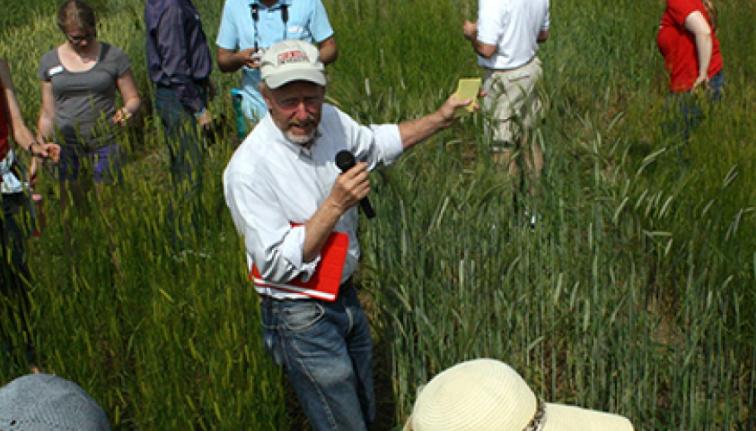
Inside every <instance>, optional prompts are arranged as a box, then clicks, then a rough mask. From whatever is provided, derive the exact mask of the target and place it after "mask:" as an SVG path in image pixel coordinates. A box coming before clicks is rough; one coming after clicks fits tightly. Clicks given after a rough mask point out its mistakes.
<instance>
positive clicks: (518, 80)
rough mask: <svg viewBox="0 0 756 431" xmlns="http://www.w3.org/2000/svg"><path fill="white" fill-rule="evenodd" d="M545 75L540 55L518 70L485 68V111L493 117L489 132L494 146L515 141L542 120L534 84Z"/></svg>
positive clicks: (489, 123)
mask: <svg viewBox="0 0 756 431" xmlns="http://www.w3.org/2000/svg"><path fill="white" fill-rule="evenodd" d="M542 75H543V70H542V69H541V60H539V59H538V57H534V58H533V60H531V61H530V62H529V63H527V64H525V65H523V66H521V67H518V68H517V69H512V70H487V71H486V73H485V81H484V82H483V90H484V91H485V92H486V97H485V98H484V99H483V110H484V113H485V114H486V117H487V118H488V119H489V120H490V121H487V122H486V124H487V127H486V131H487V133H488V136H490V137H491V139H492V143H493V145H494V146H495V147H496V146H502V145H511V144H514V143H516V140H518V139H519V137H520V136H522V134H523V132H525V131H527V130H529V129H531V128H533V126H535V124H536V122H537V121H538V120H539V119H540V117H541V110H542V104H541V100H540V99H539V97H538V94H537V92H536V91H535V86H536V83H537V82H538V81H539V80H540V79H541V76H542Z"/></svg>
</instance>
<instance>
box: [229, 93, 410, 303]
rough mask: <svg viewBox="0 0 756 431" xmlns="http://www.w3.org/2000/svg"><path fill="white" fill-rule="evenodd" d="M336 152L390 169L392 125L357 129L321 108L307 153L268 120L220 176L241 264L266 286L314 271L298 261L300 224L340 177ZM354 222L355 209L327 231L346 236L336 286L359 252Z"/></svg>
mask: <svg viewBox="0 0 756 431" xmlns="http://www.w3.org/2000/svg"><path fill="white" fill-rule="evenodd" d="M341 150H349V151H351V152H352V153H353V154H354V155H355V158H356V159H357V160H362V161H365V162H367V163H368V165H369V169H371V170H372V169H374V168H375V167H376V166H378V165H379V164H390V163H391V162H393V161H394V160H395V159H396V158H397V157H398V156H399V155H400V154H401V153H402V142H401V137H400V135H399V127H398V126H397V125H377V126H375V125H374V126H370V127H366V126H362V125H360V124H357V123H356V122H355V121H354V120H353V119H352V118H351V117H349V116H348V115H346V114H345V113H343V112H341V111H340V110H338V109H337V108H335V107H333V106H331V105H328V104H323V111H322V117H321V121H320V124H319V126H318V131H317V137H316V138H315V140H314V141H313V142H312V144H311V145H310V146H309V148H305V147H304V146H302V145H299V144H295V143H292V142H290V141H289V140H288V139H287V138H286V136H285V135H284V133H283V132H282V131H281V130H280V129H279V128H278V127H277V126H276V124H275V123H274V122H273V119H272V118H271V116H270V115H268V116H266V117H265V118H263V119H262V120H261V121H260V123H259V124H258V125H257V127H255V129H254V130H253V131H252V133H250V134H249V136H247V138H246V139H245V140H244V142H242V144H241V145H240V146H239V148H238V149H237V150H236V152H234V155H233V156H232V157H231V160H230V161H229V163H228V166H227V167H226V170H225V171H224V173H223V193H224V196H225V199H226V204H227V205H228V208H229V209H230V211H231V216H232V218H233V220H234V224H235V225H236V229H237V230H238V231H239V233H241V234H242V235H243V236H244V244H245V248H246V251H247V261H248V263H249V265H250V266H251V265H252V264H254V265H255V266H256V267H257V268H258V270H259V272H260V274H261V276H262V278H263V279H265V280H266V281H270V282H272V283H286V282H289V281H291V280H292V279H294V278H296V277H302V279H304V280H307V279H309V277H310V276H312V274H313V273H314V271H315V268H316V266H317V264H318V262H319V259H320V258H319V257H318V258H316V259H314V260H313V261H311V262H304V261H303V250H304V239H305V227H304V226H303V225H302V224H304V223H305V222H306V221H308V220H309V219H310V217H312V215H313V214H314V213H315V211H316V210H317V209H318V207H319V206H320V205H321V204H322V203H323V201H324V200H325V199H326V197H328V195H329V194H330V192H331V188H332V186H333V184H334V182H335V181H336V177H337V176H338V175H339V174H340V173H341V172H340V170H339V168H338V167H337V166H336V162H335V158H336V153H338V152H339V151H341ZM357 219H358V215H357V209H356V208H352V209H350V210H349V211H347V212H346V213H345V214H344V215H343V216H342V217H341V219H340V220H339V221H338V223H337V224H336V226H335V228H334V230H336V231H339V232H344V233H346V234H347V235H348V236H349V249H348V251H347V258H346V263H345V265H344V272H343V274H342V277H341V280H342V281H345V280H347V279H348V278H349V277H350V276H351V275H352V273H353V272H354V271H355V269H356V267H357V261H358V259H359V255H360V248H359V244H358V242H357ZM292 224H294V225H295V226H292ZM296 225H298V226H296ZM256 289H257V291H258V292H259V293H261V294H264V295H269V296H272V297H274V298H279V299H283V298H303V297H305V296H304V295H302V294H298V293H291V292H289V291H286V290H280V289H276V288H275V287H269V286H256Z"/></svg>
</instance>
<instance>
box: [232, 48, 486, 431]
mask: <svg viewBox="0 0 756 431" xmlns="http://www.w3.org/2000/svg"><path fill="white" fill-rule="evenodd" d="M260 70H261V73H262V79H263V82H262V84H261V93H262V95H263V96H264V98H265V102H266V103H267V106H268V110H269V115H267V116H265V117H264V118H263V119H262V120H261V121H260V122H259V123H258V125H257V126H256V127H255V129H254V130H253V131H252V133H251V134H250V135H249V136H248V137H247V138H246V139H245V140H244V142H243V143H242V144H241V145H240V146H239V148H238V149H237V150H236V152H235V153H234V155H233V157H232V158H231V161H230V162H229V164H228V166H227V168H226V170H225V172H224V175H223V181H224V193H225V198H226V203H227V204H228V207H229V209H230V211H231V215H232V217H233V220H234V223H235V225H236V228H237V229H238V230H239V232H240V233H241V234H242V235H243V236H244V239H245V246H246V251H247V259H248V262H249V265H250V267H251V268H252V271H251V278H252V279H253V280H254V284H255V288H256V290H257V292H258V293H259V294H260V295H261V298H262V301H261V307H262V310H261V311H262V320H263V322H262V323H263V327H264V340H265V347H266V349H267V350H268V352H269V353H270V354H271V355H272V356H273V358H274V360H275V361H276V362H277V363H279V364H281V365H283V366H284V369H285V371H286V374H287V376H288V378H289V381H290V382H291V384H292V386H293V388H294V391H295V392H296V394H297V397H298V398H299V401H300V404H301V405H302V408H303V409H304V412H305V414H306V415H307V417H308V418H309V420H310V423H311V425H312V427H313V428H314V429H315V430H345V431H346V430H348V431H360V430H366V429H367V426H368V425H369V424H370V423H371V422H372V421H373V420H374V418H375V397H374V394H373V378H372V369H371V368H372V342H371V339H370V328H369V325H368V321H367V318H366V317H365V314H364V313H363V311H362V307H361V306H360V303H359V301H358V299H357V293H356V291H355V288H354V287H353V286H352V283H351V277H352V274H353V273H354V271H355V269H356V267H357V261H358V258H359V252H360V250H359V244H358V242H357V236H356V233H357V210H356V208H355V205H356V204H357V203H358V202H359V201H360V200H361V199H363V198H365V197H366V196H367V195H368V193H369V192H370V183H369V181H368V172H369V171H370V170H372V169H373V168H375V167H377V166H378V165H380V164H389V163H391V162H393V161H394V160H395V159H396V158H397V157H399V156H400V155H401V153H402V151H403V150H405V149H407V148H409V147H411V146H413V145H415V144H416V143H418V142H420V141H422V140H424V139H426V138H428V137H429V136H431V135H433V134H434V133H436V132H437V131H439V130H441V129H444V128H446V127H448V126H449V125H450V124H451V123H452V122H453V120H454V115H455V114H454V113H455V109H456V108H459V107H462V106H465V105H468V104H469V103H471V102H472V101H470V100H457V99H454V98H449V99H448V100H447V101H446V102H445V103H444V104H443V105H442V106H441V107H440V108H439V109H438V110H437V111H435V112H433V113H432V114H429V115H427V116H425V117H422V118H420V119H417V120H411V121H405V122H402V123H400V124H398V125H396V124H387V125H372V126H369V127H366V126H362V125H360V124H357V123H356V122H355V121H354V120H353V119H352V118H350V117H349V116H348V115H347V114H345V113H343V112H341V111H340V110H339V109H337V108H335V107H334V106H331V105H329V104H327V103H323V100H324V97H325V92H326V77H325V74H324V72H323V64H322V63H321V62H320V60H319V59H318V50H317V48H315V47H314V46H313V45H310V44H308V43H306V42H302V41H284V42H279V43H277V44H275V45H273V46H272V47H271V48H270V49H268V50H267V51H266V52H265V55H264V56H263V58H262V62H261V67H260ZM344 150H346V151H349V152H351V153H353V154H354V155H355V157H356V159H357V160H358V161H357V162H356V163H354V166H353V167H351V168H347V169H345V171H344V172H343V173H341V171H340V169H339V167H337V164H336V163H335V158H336V155H337V153H339V152H342V151H344ZM341 168H344V166H341ZM329 279H330V280H335V286H336V288H335V289H333V290H329V289H328V288H327V287H324V286H326V285H328V283H327V282H326V281H324V280H329Z"/></svg>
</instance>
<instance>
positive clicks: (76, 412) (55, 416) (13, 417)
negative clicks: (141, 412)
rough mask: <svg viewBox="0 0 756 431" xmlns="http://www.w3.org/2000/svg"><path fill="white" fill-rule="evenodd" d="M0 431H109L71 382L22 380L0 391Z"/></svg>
mask: <svg viewBox="0 0 756 431" xmlns="http://www.w3.org/2000/svg"><path fill="white" fill-rule="evenodd" d="M0 430H2V431H109V430H110V424H109V423H108V417H107V416H106V415H105V412H104V411H103V410H102V408H100V406H98V405H97V403H96V402H95V400H93V399H92V397H90V396H89V395H87V393H86V392H84V390H83V389H82V388H81V387H80V386H79V385H77V384H76V383H73V382H71V381H68V380H66V379H63V378H60V377H57V376H52V375H49V374H29V375H26V376H22V377H19V378H17V379H16V380H13V381H12V382H10V383H8V384H7V385H5V386H3V387H2V388H0Z"/></svg>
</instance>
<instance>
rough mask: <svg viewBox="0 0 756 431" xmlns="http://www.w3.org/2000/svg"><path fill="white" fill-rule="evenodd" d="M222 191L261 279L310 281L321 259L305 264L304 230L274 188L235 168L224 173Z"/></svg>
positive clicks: (277, 281) (284, 281)
mask: <svg viewBox="0 0 756 431" xmlns="http://www.w3.org/2000/svg"><path fill="white" fill-rule="evenodd" d="M223 189H224V196H225V199H226V203H227V205H228V208H229V210H230V212H231V217H232V218H233V221H234V225H235V226H236V229H237V230H238V231H239V233H240V234H242V235H243V237H244V245H245V248H246V251H247V256H248V258H249V259H250V260H251V262H250V264H251V263H254V264H255V265H256V266H257V269H258V271H260V274H261V275H262V277H263V278H264V279H266V280H268V281H271V282H274V283H286V282H289V281H291V280H292V279H294V278H296V277H300V278H302V280H304V281H306V280H308V279H309V278H310V277H311V276H312V274H313V273H314V272H315V269H316V267H317V264H318V261H319V259H315V260H313V261H311V262H304V261H303V257H302V256H303V250H304V239H305V228H304V226H291V224H290V223H289V221H288V220H287V219H286V217H285V216H284V213H283V210H282V209H281V207H280V205H279V202H278V197H277V196H276V194H275V193H273V191H272V189H271V188H270V187H269V186H268V185H267V184H266V183H265V182H264V181H261V179H260V178H259V177H256V178H254V179H253V176H251V175H250V174H248V173H241V172H238V171H235V170H233V169H227V170H226V172H225V173H224V176H223Z"/></svg>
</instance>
